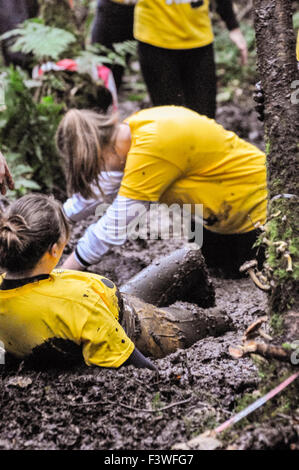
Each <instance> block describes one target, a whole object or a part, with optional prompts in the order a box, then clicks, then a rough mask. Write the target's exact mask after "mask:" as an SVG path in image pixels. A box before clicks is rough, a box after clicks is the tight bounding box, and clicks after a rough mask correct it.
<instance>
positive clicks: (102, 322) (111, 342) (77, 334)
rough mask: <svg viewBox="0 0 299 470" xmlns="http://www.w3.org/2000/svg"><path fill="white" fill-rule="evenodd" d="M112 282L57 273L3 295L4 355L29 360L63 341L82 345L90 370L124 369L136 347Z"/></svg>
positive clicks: (0, 311) (1, 327) (0, 322)
mask: <svg viewBox="0 0 299 470" xmlns="http://www.w3.org/2000/svg"><path fill="white" fill-rule="evenodd" d="M2 280H3V276H2V277H1V278H0V281H1V282H0V283H2ZM103 281H104V282H106V283H107V284H109V285H111V286H112V287H107V286H106V285H105V284H104V282H103ZM107 281H108V280H105V278H103V277H102V276H98V275H96V274H91V273H83V272H79V271H70V270H59V269H58V270H54V271H53V272H52V273H51V274H50V278H49V279H44V280H40V281H36V282H33V283H30V284H26V285H24V286H22V287H18V288H16V289H10V290H0V340H1V341H2V342H3V343H4V347H5V350H6V351H7V352H9V353H11V354H13V355H14V356H16V357H18V358H25V357H28V356H30V354H31V352H32V350H33V349H34V348H35V347H37V346H40V345H42V344H43V343H46V342H47V340H50V339H53V338H60V339H65V340H71V341H72V342H74V343H76V344H77V345H81V346H82V353H83V357H84V360H85V362H86V364H87V365H97V366H101V367H119V366H121V365H122V364H123V363H124V362H125V361H126V360H127V359H128V358H129V356H130V355H131V353H132V352H133V350H134V344H133V343H132V341H131V340H130V339H129V338H128V337H127V335H126V333H125V331H124V330H123V328H122V327H121V325H120V324H119V322H118V302H117V297H116V295H115V292H116V287H115V286H114V284H113V283H111V281H108V282H107Z"/></svg>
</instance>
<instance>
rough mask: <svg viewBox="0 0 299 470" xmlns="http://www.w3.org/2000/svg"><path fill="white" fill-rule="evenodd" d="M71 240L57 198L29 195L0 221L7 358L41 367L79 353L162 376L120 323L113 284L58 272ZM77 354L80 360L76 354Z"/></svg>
mask: <svg viewBox="0 0 299 470" xmlns="http://www.w3.org/2000/svg"><path fill="white" fill-rule="evenodd" d="M68 237H69V227H68V223H67V221H66V219H65V216H64V213H63V211H62V209H61V207H60V205H59V203H58V202H56V201H55V200H54V199H53V198H49V197H47V196H44V195H38V194H35V195H28V196H24V197H22V198H21V199H19V200H18V201H16V202H14V203H13V204H12V205H11V206H10V207H9V208H8V209H7V210H6V212H5V213H4V214H2V216H1V220H0V266H1V268H2V269H3V270H4V271H5V274H3V275H2V276H1V278H0V282H1V284H0V340H1V341H2V343H3V344H4V348H5V351H6V352H8V353H10V354H11V355H13V356H15V357H17V358H19V359H30V358H35V361H34V362H35V363H36V362H37V363H42V362H43V363H44V365H46V364H47V363H49V364H50V363H51V359H53V358H56V359H57V356H58V357H59V358H60V359H61V361H64V358H66V360H67V359H69V357H68V356H69V354H68V353H70V352H72V353H73V356H77V357H78V351H79V352H80V356H81V357H82V354H83V358H84V360H85V362H86V364H87V365H96V366H100V367H111V368H118V367H120V366H123V365H129V364H132V365H135V366H136V367H147V368H150V369H153V370H154V369H155V366H154V365H153V364H152V363H151V362H150V361H149V360H148V359H146V358H145V357H144V356H143V355H142V354H141V353H140V352H139V351H138V350H137V349H136V348H135V346H134V344H133V342H132V341H131V340H130V339H129V338H128V336H127V335H126V333H125V331H124V330H123V328H122V326H121V325H120V323H119V321H120V320H121V318H120V317H121V305H120V303H121V300H118V295H117V289H116V287H115V285H114V284H113V283H112V282H111V281H110V280H108V279H106V278H104V277H102V276H99V275H96V274H91V273H82V272H76V271H70V270H60V269H57V270H55V269H54V268H55V266H56V265H57V263H58V261H59V259H60V257H61V254H62V252H63V249H64V247H65V244H66V242H67V240H68ZM75 351H76V353H75Z"/></svg>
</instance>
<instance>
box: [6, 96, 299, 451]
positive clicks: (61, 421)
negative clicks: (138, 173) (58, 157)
mask: <svg viewBox="0 0 299 470" xmlns="http://www.w3.org/2000/svg"><path fill="white" fill-rule="evenodd" d="M140 105H141V106H142V107H145V106H147V105H148V102H147V101H146V100H145V101H144V102H143V103H141V104H140V103H135V102H129V101H124V102H123V103H122V105H121V115H123V116H124V115H128V114H130V113H131V112H133V111H135V110H136V109H138V107H140ZM218 121H219V122H221V123H222V124H224V125H225V126H226V127H227V128H229V129H231V130H234V131H236V132H237V133H238V134H239V135H240V136H242V137H245V138H247V139H248V140H250V141H251V142H253V143H255V144H256V145H258V146H260V147H261V148H262V147H263V133H262V126H261V125H260V123H258V122H257V119H256V115H255V113H254V111H252V103H251V104H250V105H249V106H247V107H246V106H242V107H240V106H239V105H238V104H234V103H232V104H227V105H223V106H221V107H219V108H218ZM91 221H92V218H91V219H89V220H87V221H85V222H83V223H80V224H78V225H77V226H75V227H74V229H73V235H72V239H71V241H70V244H69V246H68V249H67V250H66V254H68V253H69V252H70V251H71V249H72V248H73V246H74V245H75V242H76V240H77V238H78V237H79V236H80V234H81V233H82V231H83V230H84V227H86V226H88V225H89V224H90V222H91ZM186 243H187V242H186V241H184V240H177V241H169V240H164V241H163V240H158V241H144V240H137V241H135V242H127V243H126V244H125V245H124V246H123V247H117V248H116V249H114V251H113V252H109V253H107V254H106V255H105V256H104V257H103V258H102V260H101V262H100V263H99V264H98V265H97V266H92V267H91V269H90V270H93V271H95V272H99V273H101V274H103V275H105V276H107V277H108V278H110V279H112V280H113V281H114V282H116V283H117V284H118V285H121V284H122V283H124V282H125V281H126V280H128V279H130V278H131V277H132V276H133V275H134V274H136V273H137V272H139V271H140V270H141V269H143V268H144V267H145V266H147V265H148V264H149V263H151V262H152V261H153V260H154V259H155V258H157V257H160V256H163V255H165V254H167V253H170V252H171V251H173V250H174V249H176V248H179V247H181V246H182V245H184V244H186ZM211 277H212V281H213V283H214V286H215V289H216V305H217V306H218V307H221V308H222V309H224V310H225V311H226V312H227V313H228V314H229V316H230V317H231V319H232V324H233V327H232V330H231V331H229V332H227V333H226V334H224V335H223V336H221V337H218V338H214V337H208V338H205V339H203V340H200V341H198V342H197V343H195V344H194V345H193V346H192V347H191V348H189V349H188V350H185V351H184V350H179V351H177V352H176V353H174V354H172V355H170V356H168V357H166V358H164V359H160V360H157V361H155V363H156V365H157V367H158V368H159V371H160V372H159V375H156V374H154V373H153V372H151V371H148V370H137V369H134V368H133V367H127V368H123V369H120V370H118V371H115V370H105V369H97V368H89V367H87V366H85V365H79V366H77V367H75V368H73V369H71V370H67V371H65V370H51V371H47V372H36V371H32V370H29V369H25V368H24V366H22V365H21V366H20V367H19V368H18V369H16V368H9V367H8V366H7V365H6V366H0V403H1V407H0V422H1V427H0V449H96V450H100V449H105V450H112V449H113V450H115V449H126V450H129V449H130V450H131V449H132V450H134V449H139V450H140V449H150V450H153V449H170V448H171V447H172V446H173V445H175V444H177V443H179V442H186V441H188V440H190V439H191V438H193V437H194V436H196V435H198V434H200V433H202V432H204V431H206V430H208V429H213V428H214V427H216V426H217V424H220V423H222V422H223V421H224V420H226V419H228V418H229V417H230V416H232V414H234V413H235V412H236V411H237V410H239V409H241V408H244V407H245V406H246V405H247V404H248V403H250V402H252V401H253V400H254V399H255V397H256V398H257V397H259V396H260V395H259V392H258V391H257V389H258V388H261V387H262V385H263V375H262V374H261V373H259V372H258V369H257V366H256V364H255V362H254V361H253V359H252V358H249V357H248V358H243V359H240V360H234V359H232V358H231V357H230V355H229V353H228V348H229V346H230V345H232V344H234V345H236V344H239V343H240V341H241V337H242V334H243V332H244V330H245V329H246V327H247V326H248V325H249V324H250V323H251V322H253V321H254V320H256V319H257V318H259V317H260V316H261V315H264V314H265V310H266V296H265V295H264V293H263V292H261V291H259V290H258V289H257V288H255V287H254V286H253V284H252V283H251V281H250V280H248V279H241V280H229V279H222V278H219V277H218V278H216V277H215V276H213V274H212V276H211ZM269 367H270V365H269ZM277 379H279V378H277V377H273V381H275V380H277ZM248 394H249V395H248ZM246 396H248V397H249V401H248V403H247V402H246ZM297 396H298V395H297ZM180 402H183V403H180ZM168 405H172V406H170V407H168ZM165 407H168V408H165ZM298 437H299V416H298V415H297V416H295V415H294V414H289V413H287V411H285V413H283V412H280V413H276V414H275V413H274V414H273V413H272V414H268V415H267V413H264V411H263V410H262V411H260V412H255V413H253V414H252V415H251V416H250V417H249V419H248V420H247V421H246V422H245V426H244V422H243V427H242V429H241V428H240V427H238V426H235V427H234V428H233V429H232V430H231V431H230V432H226V433H224V434H222V435H221V436H220V440H221V443H222V444H221V446H222V448H224V449H225V448H234V449H290V448H293V449H295V448H297V449H299V444H298V441H299V438H298Z"/></svg>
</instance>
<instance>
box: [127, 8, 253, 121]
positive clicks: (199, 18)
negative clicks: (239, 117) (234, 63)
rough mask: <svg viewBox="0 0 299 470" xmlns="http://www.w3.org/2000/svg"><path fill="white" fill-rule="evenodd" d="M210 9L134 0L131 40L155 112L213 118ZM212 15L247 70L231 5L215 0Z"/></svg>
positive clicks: (214, 83)
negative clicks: (169, 108) (169, 109)
mask: <svg viewBox="0 0 299 470" xmlns="http://www.w3.org/2000/svg"><path fill="white" fill-rule="evenodd" d="M119 1H121V0H119ZM124 2H125V0H123V2H122V3H124ZM209 9H210V0H199V1H194V0H184V1H178V0H155V1H152V0H138V2H137V5H136V7H135V20H134V37H135V39H137V41H138V54H139V60H140V65H141V70H142V74H143V77H144V80H145V83H146V85H147V88H148V92H149V94H150V97H151V100H152V103H153V105H154V106H161V105H171V104H172V105H177V106H185V107H188V108H190V109H193V110H194V111H197V112H198V113H200V114H204V115H206V116H208V117H210V118H214V117H215V113H216V71H215V62H214V49H213V40H214V36H213V31H212V25H211V20H210V16H209ZM216 10H217V12H218V14H219V15H220V16H221V18H222V19H223V21H224V22H225V24H226V27H227V28H228V30H229V34H230V38H231V40H232V42H233V43H235V44H236V46H237V47H238V49H239V50H240V53H241V59H242V64H243V65H244V64H246V62H247V45H246V40H245V38H244V36H243V34H242V32H241V30H240V28H239V24H238V21H237V19H236V16H235V13H234V10H233V6H232V1H231V0H216Z"/></svg>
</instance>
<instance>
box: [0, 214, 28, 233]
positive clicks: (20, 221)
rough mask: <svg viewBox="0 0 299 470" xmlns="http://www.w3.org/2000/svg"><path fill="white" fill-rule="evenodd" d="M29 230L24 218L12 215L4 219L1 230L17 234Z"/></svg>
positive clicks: (0, 222)
mask: <svg viewBox="0 0 299 470" xmlns="http://www.w3.org/2000/svg"><path fill="white" fill-rule="evenodd" d="M26 228H28V225H27V224H26V222H25V220H24V218H23V217H22V216H21V215H17V214H14V215H11V216H9V217H2V218H1V221H0V230H1V231H2V230H6V231H8V232H12V233H17V232H19V231H20V230H22V229H26Z"/></svg>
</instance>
